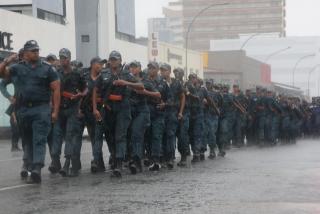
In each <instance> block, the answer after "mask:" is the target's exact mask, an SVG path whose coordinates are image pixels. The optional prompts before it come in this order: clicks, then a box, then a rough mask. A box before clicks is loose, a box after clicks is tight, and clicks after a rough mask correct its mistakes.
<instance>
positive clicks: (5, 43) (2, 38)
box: [0, 31, 13, 51]
mask: <svg viewBox="0 0 320 214" xmlns="http://www.w3.org/2000/svg"><path fill="white" fill-rule="evenodd" d="M12 36H13V34H12V33H8V32H3V31H0V49H3V50H8V51H11V50H13V47H12V43H13V41H12Z"/></svg>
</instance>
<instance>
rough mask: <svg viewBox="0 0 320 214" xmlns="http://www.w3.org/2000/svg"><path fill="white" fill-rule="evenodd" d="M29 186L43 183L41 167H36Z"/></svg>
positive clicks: (32, 172)
mask: <svg viewBox="0 0 320 214" xmlns="http://www.w3.org/2000/svg"><path fill="white" fill-rule="evenodd" d="M28 183H29V184H40V183H41V166H40V165H35V166H34V168H33V170H32V171H31V176H30V179H29V180H28Z"/></svg>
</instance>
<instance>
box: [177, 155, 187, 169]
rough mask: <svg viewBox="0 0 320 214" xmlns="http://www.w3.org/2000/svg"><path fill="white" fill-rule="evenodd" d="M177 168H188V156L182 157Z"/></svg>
mask: <svg viewBox="0 0 320 214" xmlns="http://www.w3.org/2000/svg"><path fill="white" fill-rule="evenodd" d="M177 166H180V167H185V166H187V156H186V155H181V160H180V162H179V163H177Z"/></svg>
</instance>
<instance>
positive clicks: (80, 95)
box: [71, 93, 82, 100]
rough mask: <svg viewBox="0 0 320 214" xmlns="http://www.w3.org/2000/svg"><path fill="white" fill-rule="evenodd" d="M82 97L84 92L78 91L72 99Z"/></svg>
mask: <svg viewBox="0 0 320 214" xmlns="http://www.w3.org/2000/svg"><path fill="white" fill-rule="evenodd" d="M81 97H82V94H81V93H77V94H75V95H73V96H72V97H71V100H76V99H78V98H81Z"/></svg>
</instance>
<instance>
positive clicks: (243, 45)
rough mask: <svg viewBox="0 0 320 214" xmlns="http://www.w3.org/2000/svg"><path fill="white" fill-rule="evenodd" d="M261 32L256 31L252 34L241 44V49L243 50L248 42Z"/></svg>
mask: <svg viewBox="0 0 320 214" xmlns="http://www.w3.org/2000/svg"><path fill="white" fill-rule="evenodd" d="M260 34H261V33H255V34H252V35H251V36H250V37H249V38H248V39H247V40H246V41H244V43H243V44H242V45H241V48H240V50H242V49H243V48H244V47H245V46H246V45H247V44H248V42H249V41H250V40H251V39H253V38H254V37H256V36H259V35H260Z"/></svg>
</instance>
